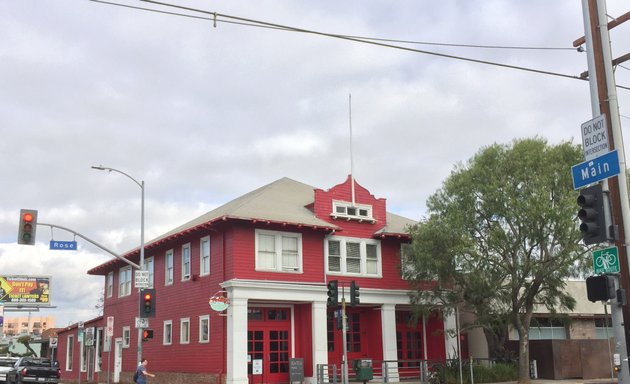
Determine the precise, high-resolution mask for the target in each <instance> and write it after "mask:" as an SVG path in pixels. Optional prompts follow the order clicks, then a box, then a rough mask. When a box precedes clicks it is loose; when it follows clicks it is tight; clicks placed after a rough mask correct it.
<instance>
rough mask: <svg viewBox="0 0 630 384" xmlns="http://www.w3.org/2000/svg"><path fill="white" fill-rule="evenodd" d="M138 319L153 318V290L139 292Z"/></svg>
mask: <svg viewBox="0 0 630 384" xmlns="http://www.w3.org/2000/svg"><path fill="white" fill-rule="evenodd" d="M140 317H145V318H146V317H155V289H153V288H148V289H142V290H140Z"/></svg>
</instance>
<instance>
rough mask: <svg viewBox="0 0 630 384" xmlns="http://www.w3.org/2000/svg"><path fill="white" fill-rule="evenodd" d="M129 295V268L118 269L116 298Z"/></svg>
mask: <svg viewBox="0 0 630 384" xmlns="http://www.w3.org/2000/svg"><path fill="white" fill-rule="evenodd" d="M129 295H131V266H128V267H123V268H120V271H119V272H118V297H123V296H129Z"/></svg>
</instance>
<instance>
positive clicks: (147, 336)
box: [142, 329, 153, 341]
mask: <svg viewBox="0 0 630 384" xmlns="http://www.w3.org/2000/svg"><path fill="white" fill-rule="evenodd" d="M152 338H153V330H152V329H144V330H143V331H142V341H149V340H151V339H152Z"/></svg>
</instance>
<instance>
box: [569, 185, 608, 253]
mask: <svg viewBox="0 0 630 384" xmlns="http://www.w3.org/2000/svg"><path fill="white" fill-rule="evenodd" d="M577 203H578V205H579V206H580V210H579V211H578V217H579V218H580V220H581V221H582V223H581V224H580V232H582V240H583V241H584V244H586V245H589V244H596V243H602V242H604V241H606V240H607V239H608V236H607V235H606V230H607V229H606V217H605V212H604V198H603V193H602V186H601V185H600V184H595V185H593V186H591V187H588V188H585V189H583V190H581V191H580V196H578V198H577Z"/></svg>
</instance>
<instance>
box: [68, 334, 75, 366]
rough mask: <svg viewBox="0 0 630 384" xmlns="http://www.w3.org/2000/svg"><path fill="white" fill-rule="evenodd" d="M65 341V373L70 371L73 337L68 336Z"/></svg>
mask: <svg viewBox="0 0 630 384" xmlns="http://www.w3.org/2000/svg"><path fill="white" fill-rule="evenodd" d="M66 340H67V344H66V371H72V361H73V356H72V348H73V347H74V335H68V338H67V339H66Z"/></svg>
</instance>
